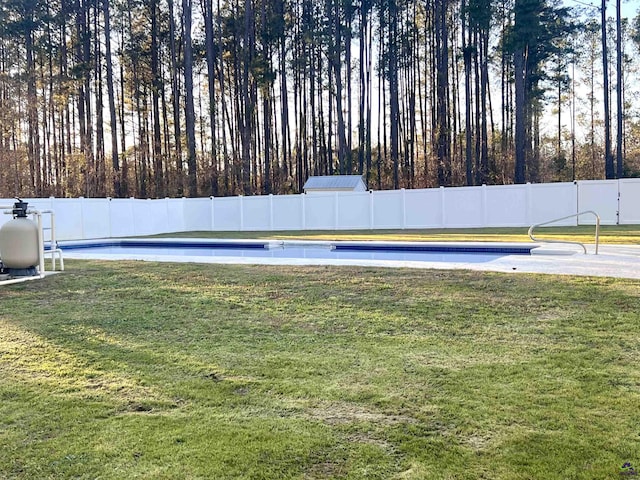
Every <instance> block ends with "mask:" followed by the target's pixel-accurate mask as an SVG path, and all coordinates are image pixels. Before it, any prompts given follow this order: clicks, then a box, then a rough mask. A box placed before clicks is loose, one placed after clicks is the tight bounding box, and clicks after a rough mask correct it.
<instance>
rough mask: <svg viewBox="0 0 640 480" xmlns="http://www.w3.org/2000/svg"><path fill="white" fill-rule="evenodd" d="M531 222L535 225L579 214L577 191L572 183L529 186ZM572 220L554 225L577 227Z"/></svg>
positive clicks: (575, 220)
mask: <svg viewBox="0 0 640 480" xmlns="http://www.w3.org/2000/svg"><path fill="white" fill-rule="evenodd" d="M529 188H530V190H529V221H528V222H527V223H529V224H531V225H533V224H536V223H544V222H548V221H550V220H554V219H556V218H561V217H566V216H567V215H574V214H576V213H578V210H577V209H578V200H577V189H578V186H577V185H576V184H574V183H573V182H571V183H566V182H565V183H540V184H531V185H529ZM577 224H578V223H577V219H575V218H570V219H567V220H563V221H561V222H557V223H554V225H557V226H563V225H564V226H571V225H577Z"/></svg>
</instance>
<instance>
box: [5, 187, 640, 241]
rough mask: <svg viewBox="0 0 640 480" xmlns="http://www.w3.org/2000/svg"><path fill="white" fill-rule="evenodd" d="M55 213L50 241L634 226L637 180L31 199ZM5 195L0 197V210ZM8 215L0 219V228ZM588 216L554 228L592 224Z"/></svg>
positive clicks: (639, 195)
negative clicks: (182, 234)
mask: <svg viewBox="0 0 640 480" xmlns="http://www.w3.org/2000/svg"><path fill="white" fill-rule="evenodd" d="M24 200H25V201H28V202H29V206H30V207H32V208H36V209H40V210H44V209H51V210H53V211H54V212H55V218H56V231H57V238H58V239H59V240H71V239H90V238H109V237H126V236H137V235H150V234H156V233H169V232H178V231H193V230H215V231H241V230H246V231H269V230H357V229H418V228H469V227H528V226H530V225H532V224H534V223H541V222H546V221H549V220H553V219H555V218H560V217H564V216H567V215H572V214H576V213H578V212H581V211H584V210H593V211H595V212H597V213H598V214H599V215H600V217H601V221H602V224H609V225H614V224H640V179H624V180H605V181H579V182H571V183H547V184H526V185H503V186H501V185H498V186H481V187H450V188H443V187H441V188H431V189H420V190H389V191H371V192H353V193H351V192H349V193H347V192H340V193H324V194H301V195H264V196H255V197H215V198H213V197H211V198H166V199H159V200H141V199H135V198H129V199H116V198H53V197H51V198H32V199H24ZM13 201H14V200H13V199H0V205H1V206H7V205H11V204H12V203H13ZM10 218H11V216H10V215H0V225H1V224H2V223H4V222H6V221H8V220H9V219H10ZM593 222H594V218H593V217H592V216H586V215H585V216H581V217H580V218H579V219H569V220H565V221H564V222H562V223H558V225H577V224H578V223H580V224H582V223H589V224H593Z"/></svg>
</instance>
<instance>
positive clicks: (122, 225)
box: [109, 198, 136, 237]
mask: <svg viewBox="0 0 640 480" xmlns="http://www.w3.org/2000/svg"><path fill="white" fill-rule="evenodd" d="M110 203H111V208H110V209H109V210H110V211H109V221H110V223H111V235H112V236H113V237H131V236H133V235H135V228H134V216H133V210H134V208H135V206H134V205H135V203H136V200H135V199H134V198H114V199H112V200H111V202H110Z"/></svg>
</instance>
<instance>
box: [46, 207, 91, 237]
mask: <svg viewBox="0 0 640 480" xmlns="http://www.w3.org/2000/svg"><path fill="white" fill-rule="evenodd" d="M83 200H84V199H83V198H56V199H52V200H51V209H52V210H53V211H54V212H55V214H56V238H57V239H58V240H75V239H83V238H87V237H85V235H84V215H83V208H82V201H83Z"/></svg>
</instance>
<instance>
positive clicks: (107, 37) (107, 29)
mask: <svg viewBox="0 0 640 480" xmlns="http://www.w3.org/2000/svg"><path fill="white" fill-rule="evenodd" d="M109 3H110V0H102V12H103V16H104V44H105V62H106V67H107V99H108V102H109V126H110V127H111V168H112V169H113V179H112V180H113V195H114V196H115V197H120V196H121V195H122V192H121V188H120V158H119V155H118V126H117V119H116V100H115V94H114V89H113V61H112V57H111V16H110V8H109Z"/></svg>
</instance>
